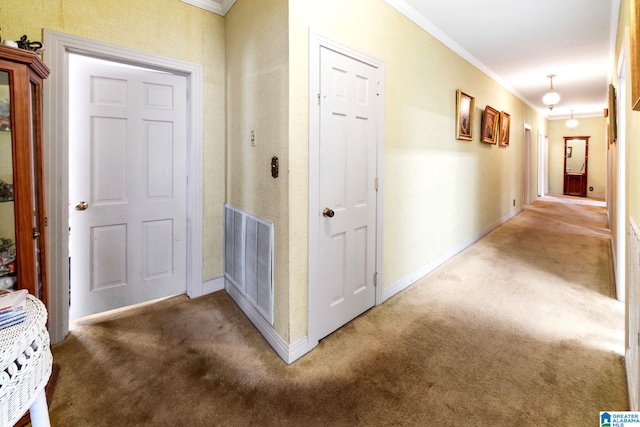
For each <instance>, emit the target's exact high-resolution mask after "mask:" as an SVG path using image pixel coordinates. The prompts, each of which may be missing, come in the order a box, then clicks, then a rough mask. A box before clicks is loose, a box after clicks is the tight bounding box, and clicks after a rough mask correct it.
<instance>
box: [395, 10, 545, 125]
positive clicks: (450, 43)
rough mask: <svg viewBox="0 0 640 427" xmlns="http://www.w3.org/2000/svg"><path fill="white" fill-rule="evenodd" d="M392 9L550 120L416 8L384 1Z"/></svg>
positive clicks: (543, 112) (542, 111)
mask: <svg viewBox="0 0 640 427" xmlns="http://www.w3.org/2000/svg"><path fill="white" fill-rule="evenodd" d="M384 1H385V3H387V4H388V5H389V6H391V7H392V8H394V9H396V10H397V11H398V12H400V13H401V14H403V15H404V16H406V17H407V18H408V19H409V20H411V21H412V22H413V23H414V24H416V25H417V26H419V27H420V28H422V29H423V30H424V31H426V32H427V33H429V34H431V36H433V37H434V38H435V39H436V40H438V41H439V42H441V43H442V44H444V45H445V46H447V47H448V48H449V49H451V50H452V51H453V52H455V53H457V54H458V55H459V56H461V57H462V58H463V59H465V60H466V61H467V62H469V63H470V64H471V65H473V66H474V67H476V68H477V69H479V70H480V71H482V72H483V73H485V74H486V75H487V76H489V77H490V78H492V79H493V80H495V81H496V82H497V83H498V84H500V85H501V86H502V87H503V88H505V89H507V90H508V91H509V92H511V93H512V94H513V95H514V96H516V97H517V98H518V99H520V100H521V101H522V102H524V103H525V104H527V105H528V106H529V107H531V108H533V109H534V110H535V111H537V112H539V113H540V114H542V115H543V116H544V117H545V118H547V119H549V115H548V114H547V112H546V111H544V110H540V108H538V107H536V106H535V105H533V104H532V103H531V102H530V101H529V100H528V99H526V98H525V97H524V96H523V95H522V94H521V93H520V92H518V91H517V90H515V89H514V88H513V87H512V86H511V85H509V84H508V83H507V82H506V81H505V80H504V79H503V78H502V77H500V76H499V75H498V74H496V73H495V72H494V71H493V70H491V69H490V68H489V67H487V66H486V65H485V64H484V63H482V62H481V61H480V60H479V59H478V58H476V57H475V56H473V55H472V54H471V53H470V52H469V51H468V50H466V49H465V48H463V47H462V46H460V45H459V44H458V43H457V42H455V41H454V40H453V39H452V38H451V37H449V36H448V35H447V34H445V33H444V32H443V31H442V30H441V29H440V28H438V27H437V26H436V25H435V24H433V23H432V22H431V21H429V20H428V19H427V18H425V17H424V15H422V14H420V13H419V12H418V11H416V10H415V9H414V8H412V7H411V6H409V5H408V4H407V3H406V2H405V1H404V0H384Z"/></svg>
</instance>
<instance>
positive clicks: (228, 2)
mask: <svg viewBox="0 0 640 427" xmlns="http://www.w3.org/2000/svg"><path fill="white" fill-rule="evenodd" d="M180 1H182V2H184V3H188V4H190V5H192V6H195V7H199V8H200V9H204V10H208V11H209V12H213V13H215V14H218V15H220V16H225V15H226V14H227V12H229V9H231V6H233V5H234V3H235V2H236V0H180Z"/></svg>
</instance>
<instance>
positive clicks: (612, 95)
mask: <svg viewBox="0 0 640 427" xmlns="http://www.w3.org/2000/svg"><path fill="white" fill-rule="evenodd" d="M616 122H617V118H616V88H615V86H614V85H612V84H610V85H609V119H608V124H609V144H613V143H614V142H616V139H617V138H618V126H617V123H616Z"/></svg>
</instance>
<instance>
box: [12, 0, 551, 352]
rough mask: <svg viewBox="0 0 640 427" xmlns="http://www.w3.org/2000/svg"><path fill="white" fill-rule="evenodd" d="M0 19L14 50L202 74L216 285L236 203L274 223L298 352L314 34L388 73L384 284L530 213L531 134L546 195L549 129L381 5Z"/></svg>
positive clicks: (279, 326)
mask: <svg viewBox="0 0 640 427" xmlns="http://www.w3.org/2000/svg"><path fill="white" fill-rule="evenodd" d="M267 2H268V5H267V7H265V3H267ZM336 10H340V13H335V11H336ZM0 16H2V17H3V23H2V36H3V37H6V38H10V39H14V40H15V39H18V38H19V37H20V36H21V35H22V34H27V35H28V36H29V38H30V39H31V40H38V39H41V38H42V29H43V28H50V29H53V30H57V31H62V32H66V33H70V34H75V35H80V36H83V37H87V38H91V39H97V40H102V41H105V42H108V43H113V44H118V45H123V46H129V47H134V48H138V49H141V50H145V51H150V52H156V53H160V54H163V55H168V56H172V57H176V58H180V59H184V60H187V61H192V62H198V63H201V64H203V68H204V79H205V81H204V91H205V93H204V118H205V123H204V138H205V141H204V150H205V152H204V159H203V162H204V186H205V188H204V203H205V206H204V226H205V236H204V246H205V253H204V278H205V280H207V279H212V278H214V277H218V276H220V275H222V270H223V267H222V265H223V264H222V263H223V251H222V243H223V229H222V227H223V223H224V221H223V215H222V212H223V211H222V204H223V202H224V201H227V202H229V203H230V204H231V205H233V206H236V207H238V208H241V209H244V210H246V211H248V212H250V213H252V214H255V215H258V216H260V217H263V218H265V219H267V220H269V221H272V222H274V224H275V236H276V248H275V250H276V253H275V329H276V331H277V332H278V333H279V334H280V335H281V336H282V337H283V338H285V340H287V341H289V342H294V341H296V340H298V339H299V338H301V337H303V336H304V335H306V333H307V274H308V250H307V246H308V197H309V194H308V105H307V103H308V90H309V89H308V79H309V70H308V61H309V49H308V43H309V37H308V34H309V27H311V28H313V29H315V30H317V31H319V32H320V33H322V34H324V35H327V36H329V37H331V38H334V39H336V40H338V41H340V42H342V43H345V44H347V45H351V46H353V47H355V48H357V49H360V50H362V51H364V52H367V53H369V54H371V55H373V56H376V57H378V58H380V59H382V60H383V61H384V62H385V67H386V76H385V78H386V88H387V89H386V98H385V99H386V101H385V102H386V103H385V111H386V116H385V135H384V138H385V147H384V197H385V199H384V200H385V203H384V235H383V244H384V259H383V260H382V264H383V268H384V271H383V274H384V275H383V280H384V283H383V286H385V287H388V286H390V285H392V284H393V283H395V282H397V281H398V280H400V279H401V278H403V277H404V276H406V275H407V274H410V273H412V272H414V271H415V270H416V269H418V268H420V267H422V266H423V265H425V264H426V263H428V262H429V261H431V260H433V259H435V258H436V257H438V256H439V255H441V254H443V253H444V252H446V251H448V250H450V249H451V248H453V247H455V246H456V245H458V244H460V243H461V242H462V241H464V240H466V239H468V238H469V237H471V236H473V235H474V234H476V233H477V232H479V231H481V230H483V229H484V228H486V227H487V226H489V225H490V224H492V223H494V222H495V221H497V220H499V219H500V218H503V217H505V216H507V215H509V214H510V213H512V212H514V210H516V209H518V208H519V207H520V206H522V204H523V172H522V170H523V158H524V145H523V127H524V125H525V124H528V125H530V126H532V144H531V151H530V156H531V158H532V165H531V187H530V188H531V194H532V195H535V188H536V182H537V166H536V165H537V160H536V152H537V148H536V135H537V134H538V131H541V132H543V133H544V134H546V133H547V121H546V119H544V117H542V116H541V115H539V114H538V113H537V112H535V111H534V110H532V109H531V108H529V107H528V106H527V105H525V104H524V103H523V102H521V101H520V100H518V99H517V98H516V97H514V96H513V95H512V94H510V93H509V92H508V91H506V90H505V89H504V88H502V87H501V86H500V85H499V84H498V83H496V82H495V81H493V80H491V79H490V78H489V77H487V76H486V75H485V74H483V73H482V72H480V71H479V70H477V69H476V68H475V67H473V66H472V65H470V64H469V63H467V62H466V61H465V60H463V59H462V58H461V57H459V56H458V55H456V54H455V53H453V52H452V51H450V50H449V49H448V48H446V47H445V46H443V45H442V44H441V43H440V42H438V41H436V40H435V39H434V38H433V37H431V36H430V35H428V34H427V33H426V32H424V31H423V30H421V29H420V28H419V27H417V26H416V25H415V24H413V23H412V22H410V21H409V20H408V19H407V18H405V17H404V16H402V15H401V14H400V13H398V12H397V11H396V10H395V9H393V8H391V7H390V6H389V5H388V4H386V3H385V2H384V1H382V0H351V1H349V2H344V1H340V0H322V1H321V0H308V1H304V2H303V1H298V0H293V1H291V0H264V1H261V2H259V4H258V2H255V1H252V0H238V1H237V2H236V4H235V5H234V6H233V7H232V9H231V10H230V12H229V13H228V14H227V17H226V18H221V17H219V16H217V15H214V14H212V13H210V12H206V11H203V10H200V9H198V8H195V7H193V6H190V5H188V4H185V3H182V2H179V1H177V0H139V1H136V2H130V1H126V0H114V1H110V2H94V1H87V0H84V1H82V0H59V1H56V2H35V1H33V0H25V1H17V0H9V2H8V3H7V2H3V3H2V4H0ZM225 73H226V80H225ZM225 87H226V92H225ZM456 89H463V90H465V91H467V92H469V93H471V94H472V95H474V96H475V97H476V109H477V110H476V123H475V128H474V132H475V139H474V141H457V140H455V137H454V128H455V93H456ZM225 101H226V107H225ZM487 104H488V105H491V106H492V107H494V108H496V109H498V110H504V111H506V112H508V113H510V114H511V138H510V139H511V145H510V147H508V148H500V147H497V146H491V145H488V144H483V143H481V142H480V141H479V134H480V114H481V110H482V109H483V108H484V106H485V105H487ZM225 117H226V129H225ZM251 130H254V131H255V135H256V147H251V145H250V141H249V136H250V131H251ZM225 138H226V142H225ZM272 156H278V157H279V158H280V177H279V178H278V179H273V178H271V176H270V168H269V162H270V159H271V157H272ZM225 159H226V167H225ZM225 183H226V190H225ZM513 200H515V201H516V202H515V203H516V206H515V207H514V206H513Z"/></svg>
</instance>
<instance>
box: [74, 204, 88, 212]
mask: <svg viewBox="0 0 640 427" xmlns="http://www.w3.org/2000/svg"><path fill="white" fill-rule="evenodd" d="M88 207H89V205H88V204H87V202H80V203H78V204H77V205H76V210H77V211H83V210H85V209H87V208H88Z"/></svg>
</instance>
